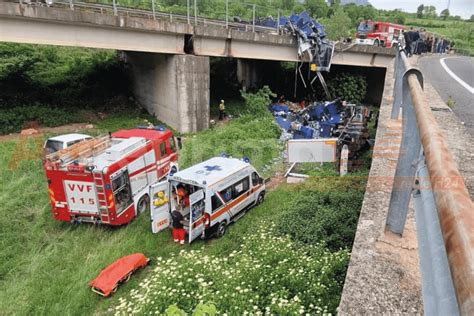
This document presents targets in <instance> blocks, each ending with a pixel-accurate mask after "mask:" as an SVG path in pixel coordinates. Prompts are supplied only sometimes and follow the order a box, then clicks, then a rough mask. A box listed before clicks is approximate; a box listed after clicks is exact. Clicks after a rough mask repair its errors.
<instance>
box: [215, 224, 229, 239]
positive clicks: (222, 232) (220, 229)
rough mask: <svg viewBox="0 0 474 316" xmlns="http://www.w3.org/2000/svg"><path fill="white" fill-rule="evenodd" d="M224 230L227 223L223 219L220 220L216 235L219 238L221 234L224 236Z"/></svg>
mask: <svg viewBox="0 0 474 316" xmlns="http://www.w3.org/2000/svg"><path fill="white" fill-rule="evenodd" d="M226 230H227V223H226V222H225V221H224V222H220V224H219V226H218V227H217V231H216V237H217V238H221V237H222V236H224V234H225V232H226Z"/></svg>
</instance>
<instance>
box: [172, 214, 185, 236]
mask: <svg viewBox="0 0 474 316" xmlns="http://www.w3.org/2000/svg"><path fill="white" fill-rule="evenodd" d="M180 209H181V207H180V206H178V208H177V209H175V210H174V211H173V212H171V221H172V223H171V225H172V227H173V228H172V229H173V230H172V234H173V241H174V242H179V243H180V244H181V245H184V236H185V232H184V225H183V224H184V217H183V214H181V212H180Z"/></svg>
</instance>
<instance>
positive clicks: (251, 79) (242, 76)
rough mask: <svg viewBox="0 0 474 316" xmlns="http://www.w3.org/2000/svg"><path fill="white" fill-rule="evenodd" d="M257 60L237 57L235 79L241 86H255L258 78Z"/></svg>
mask: <svg viewBox="0 0 474 316" xmlns="http://www.w3.org/2000/svg"><path fill="white" fill-rule="evenodd" d="M258 62H259V61H258V60H254V59H237V80H238V81H239V84H240V86H241V87H242V88H246V89H249V88H252V87H257V83H258V81H259V79H260V77H259V64H258ZM260 62H262V61H260Z"/></svg>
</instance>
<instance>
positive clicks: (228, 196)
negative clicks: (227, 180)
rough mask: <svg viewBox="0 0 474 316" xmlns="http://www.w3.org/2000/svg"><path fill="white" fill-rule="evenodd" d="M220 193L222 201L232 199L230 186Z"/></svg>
mask: <svg viewBox="0 0 474 316" xmlns="http://www.w3.org/2000/svg"><path fill="white" fill-rule="evenodd" d="M220 194H221V196H222V199H224V202H226V203H227V202H229V201H230V200H232V186H230V187H228V188H227V189H224V190H222V191H221V192H220Z"/></svg>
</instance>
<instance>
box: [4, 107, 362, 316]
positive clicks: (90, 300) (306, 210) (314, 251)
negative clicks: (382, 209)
mask: <svg viewBox="0 0 474 316" xmlns="http://www.w3.org/2000/svg"><path fill="white" fill-rule="evenodd" d="M268 119H269V118H268V116H267V117H265V116H263V117H261V118H259V119H258V120H261V121H260V122H259V121H255V120H252V119H249V117H243V118H239V119H236V120H233V121H231V122H230V123H228V124H227V125H225V126H218V127H216V128H215V129H214V130H210V131H206V132H202V133H198V134H196V135H190V136H189V137H187V138H186V140H185V142H184V148H183V151H182V156H181V157H182V158H181V159H182V162H183V165H187V164H190V163H193V162H195V159H201V157H202V158H205V157H204V156H209V155H213V154H215V153H219V152H222V151H227V152H228V153H230V154H233V155H235V156H240V155H241V153H244V154H248V155H249V156H250V158H251V159H252V160H253V161H254V162H255V164H256V165H257V166H258V167H260V168H261V167H262V166H264V165H270V164H271V163H272V159H273V158H276V157H277V156H278V154H279V146H278V144H277V133H274V132H272V127H271V126H269V125H268V123H267V122H266V120H268ZM140 121H141V118H140V119H135V118H133V119H125V118H123V117H122V118H119V117H109V118H108V119H106V120H105V121H104V122H102V123H100V124H99V127H106V129H109V128H112V127H113V128H115V127H118V126H120V127H133V126H134V125H136V124H137V123H138V122H140ZM269 130H270V131H269ZM272 133H273V134H272ZM243 139H245V140H246V141H245V144H246V145H245V144H243V143H241V142H240V141H241V140H243ZM225 140H229V141H227V142H226V141H225ZM16 144H17V143H16V142H14V141H10V142H5V143H1V144H0V176H1V180H0V192H1V195H0V214H1V216H0V228H1V229H0V231H1V236H0V237H1V238H0V240H1V245H0V246H1V250H0V262H1V263H2V264H1V268H0V310H2V311H3V312H5V313H7V314H10V313H18V314H39V313H48V314H65V313H66V314H90V313H93V312H95V311H106V310H107V309H108V308H110V307H113V306H116V305H119V304H121V303H122V302H123V301H119V297H120V296H124V297H126V298H127V299H128V300H131V301H132V302H133V300H134V299H133V298H130V297H129V296H128V294H127V293H128V292H129V291H130V290H132V289H141V287H139V283H140V282H143V281H144V280H145V278H150V277H153V276H154V275H155V273H156V272H153V269H155V268H156V267H157V263H156V260H154V263H153V264H152V266H151V267H149V268H146V269H145V270H144V271H141V272H139V273H138V274H137V275H136V276H135V277H134V278H132V280H131V281H130V282H129V283H128V284H126V285H124V286H123V287H121V288H120V289H119V291H118V293H117V294H116V295H115V296H114V297H113V298H111V299H102V298H100V297H98V296H97V295H95V294H93V293H92V292H91V291H90V290H89V288H88V286H87V283H88V281H89V280H91V279H93V278H94V277H95V275H96V274H97V273H98V272H99V271H100V270H101V269H102V268H103V267H105V266H106V265H107V264H109V263H110V262H112V261H113V260H115V259H116V258H119V257H121V256H123V255H126V254H129V253H133V252H143V253H145V254H146V255H147V256H149V257H151V258H152V259H156V258H157V257H161V258H163V260H165V259H169V258H174V259H173V260H175V261H176V264H177V265H178V266H179V267H180V268H183V269H184V268H185V267H188V266H187V265H189V264H190V260H191V259H189V254H190V251H191V250H199V252H198V253H196V254H195V259H196V260H197V261H199V260H204V258H206V257H207V256H209V258H211V259H212V260H220V259H223V258H229V263H226V265H227V267H228V268H232V269H234V271H238V272H237V273H239V275H240V276H241V277H240V278H237V277H236V276H235V275H232V276H227V278H228V280H232V279H235V280H237V281H239V282H240V281H243V280H244V279H243V276H245V275H246V274H245V273H244V272H245V270H239V264H240V266H241V267H242V268H245V267H246V266H245V264H244V262H242V261H232V260H230V258H231V257H232V256H230V253H231V252H232V251H241V252H245V254H242V253H240V254H239V258H241V259H242V258H248V256H249V255H251V254H254V253H253V252H249V249H253V248H252V247H254V246H255V247H257V246H258V247H261V246H262V243H260V242H259V241H255V239H253V240H250V241H246V238H247V237H249V236H254V235H253V234H254V231H255V229H257V228H258V229H260V230H262V229H263V231H261V233H262V234H268V238H269V239H268V241H267V242H266V243H263V245H267V246H268V247H270V246H271V244H274V243H284V244H285V245H287V246H288V249H286V250H284V251H283V252H281V251H282V250H281V249H279V251H278V252H277V253H278V256H275V257H272V255H271V254H270V253H269V254H267V255H261V256H257V257H255V258H254V259H256V260H260V261H259V262H260V265H261V266H262V269H257V270H256V271H253V273H252V274H249V275H251V276H257V275H260V274H261V273H265V272H269V270H268V268H265V267H267V266H269V265H271V266H274V265H275V264H277V263H278V262H279V261H281V260H283V257H285V256H288V257H290V258H293V260H294V262H292V263H291V266H298V265H301V267H302V269H303V270H302V273H304V275H298V276H297V275H295V278H286V277H284V276H285V273H286V272H288V271H289V270H286V271H285V269H290V267H289V266H288V264H286V265H284V264H282V270H281V271H279V272H278V273H277V274H271V275H269V278H270V277H271V278H274V280H273V281H274V282H277V283H276V285H274V286H269V287H268V288H266V289H263V288H262V289H261V290H258V289H256V288H252V292H251V293H252V295H260V297H262V299H261V300H259V301H258V302H255V304H254V305H256V306H258V309H260V310H261V309H263V308H264V307H265V306H273V307H272V310H275V311H276V310H279V311H281V312H284V311H287V312H291V313H292V312H295V311H297V310H299V308H300V305H304V306H305V310H311V311H313V312H314V311H317V310H319V309H321V310H324V308H325V307H324V306H326V309H327V310H328V311H332V312H334V309H335V307H336V306H337V302H338V297H339V295H340V290H341V288H342V283H341V282H342V280H343V277H344V274H345V268H346V265H347V263H348V256H347V253H346V250H344V249H350V246H351V243H352V238H353V234H354V232H355V225H356V222H357V217H358V212H359V208H360V205H361V201H362V196H363V192H364V183H365V177H364V176H363V175H362V176H355V177H350V178H346V179H344V180H341V179H339V178H337V177H333V176H334V173H332V174H331V172H330V171H325V172H324V174H325V175H326V176H327V177H326V178H319V179H315V180H314V181H310V182H309V183H307V184H304V185H300V186H287V185H282V186H280V187H279V188H277V189H276V190H275V191H273V192H270V193H268V195H267V199H266V201H265V203H263V204H262V205H261V206H259V207H258V208H255V209H254V210H253V211H252V212H250V213H249V214H248V215H247V216H245V217H244V218H243V219H242V220H241V221H239V222H238V223H237V224H235V225H232V226H231V227H230V229H229V231H228V234H227V235H226V236H225V237H224V238H223V239H220V240H210V241H198V242H195V243H193V244H192V245H189V246H184V247H179V246H177V245H176V244H174V243H172V242H171V238H170V233H169V232H168V231H166V232H162V233H160V234H157V235H153V234H151V232H150V227H149V225H150V222H149V218H148V216H146V215H144V216H140V217H139V218H138V219H136V220H135V221H133V222H132V223H130V224H129V225H127V226H124V227H120V228H115V229H111V228H107V227H94V226H90V225H71V224H69V223H59V222H55V221H53V220H52V218H51V211H50V205H49V199H48V193H47V187H46V183H45V178H44V175H43V171H42V169H41V165H40V161H39V159H33V160H24V161H20V163H19V165H18V167H17V168H14V169H10V168H9V162H10V161H11V159H12V156H14V152H15V150H16V149H15V148H16ZM229 144H232V146H230V147H229ZM262 144H263V145H264V146H266V147H265V149H264V150H263V152H264V153H262V148H261V146H262ZM30 145H32V146H33V144H32V143H31V144H30ZM213 146H217V147H216V148H215V147H213ZM241 146H244V149H243V150H242V147H241ZM245 146H248V147H245ZM195 148H199V151H198V152H199V153H201V156H199V154H193V153H195ZM211 149H212V150H214V151H213V152H211V151H210V150H211ZM201 150H202V152H201ZM341 181H342V182H341ZM301 201H303V202H301ZM344 205H345V206H344ZM299 210H301V211H302V213H301V214H300V213H299V212H298V211H299ZM303 214H304V215H303ZM302 215H303V216H302ZM292 219H296V225H295V226H292V224H291V223H292ZM270 223H274V225H275V227H274V228H273V229H272V230H271V231H269V230H267V228H268V227H269V225H270ZM336 223H337V225H338V227H339V228H338V229H334V227H336V226H334V225H335V224H336ZM287 234H290V236H289V237H285V236H286V235H287ZM275 238H276V239H275ZM281 238H283V239H281ZM318 244H319V246H318ZM259 245H260V246H259ZM339 248H343V250H339ZM183 249H184V250H185V252H184V253H182V254H181V255H179V252H180V251H181V250H183ZM258 249H261V248H258ZM186 256H188V257H186ZM277 259H278V260H277ZM193 260H194V259H193ZM239 260H240V259H239ZM275 260H277V261H275ZM313 260H314V262H315V263H314V264H306V263H307V262H313ZM318 260H323V261H324V262H325V264H322V263H320V264H316V262H317V261H318ZM262 263H265V264H262ZM162 265H163V262H161V263H160V266H162ZM162 267H163V266H162ZM198 269H201V267H200V268H198ZM265 269H267V270H265ZM206 271H207V270H206V269H204V268H202V272H201V273H204V274H205V275H204V277H205V278H206V280H207V282H212V281H210V280H212V276H213V275H214V274H211V273H210V272H211V271H207V272H208V274H206ZM324 271H325V272H324ZM324 273H326V275H327V277H322V276H323V275H324ZM309 275H312V276H313V277H314V280H313V279H311V280H312V282H313V281H314V286H312V285H311V286H309V285H307V284H306V283H305V282H307V280H306V279H307V278H308V277H309ZM156 276H157V277H158V278H160V274H158V275H156ZM193 280H194V278H193ZM245 280H246V281H247V282H250V283H251V282H254V283H252V284H251V286H255V287H258V285H257V284H260V281H259V279H255V280H253V279H252V280H253V281H252V280H251V279H245ZM305 280H306V281H305ZM318 280H319V281H318ZM168 281H169V282H173V283H174V284H176V283H177V281H176V280H173V279H172V278H171V279H168ZM267 281H268V282H271V280H270V279H268V280H266V281H265V282H267ZM193 282H194V281H193ZM196 282H197V281H196ZM215 282H216V286H222V287H221V288H219V287H216V286H214V287H213V286H210V287H209V290H210V291H211V292H209V293H212V291H214V292H215V291H218V290H219V289H220V290H221V291H229V295H231V293H230V292H232V289H230V288H228V287H224V285H222V283H221V284H220V285H217V280H215ZM318 282H319V284H318ZM232 284H233V283H232ZM196 286H197V287H196ZM191 288H196V289H199V288H201V287H200V286H199V285H197V284H194V283H193V285H191V284H189V289H191ZM306 290H308V291H309V294H311V297H313V298H320V299H321V302H318V303H317V304H314V307H313V308H312V309H311V307H309V304H310V303H309V298H308V296H307V295H306V296H305V295H304V294H303V293H304V291H306ZM196 291H197V290H196ZM268 291H271V292H272V293H273V292H275V293H277V294H278V299H279V301H278V302H277V301H275V302H276V303H275V304H273V303H272V302H271V301H269V300H271V299H269V298H268V299H267V298H265V299H263V297H264V295H265V294H268V293H269V292H268ZM296 293H301V295H299V296H300V298H301V299H302V300H303V302H297V304H296V303H295V302H293V301H292V303H281V301H280V300H285V299H289V298H293V296H294V295H296ZM277 294H275V295H277ZM196 295H197V292H196ZM199 295H202V298H203V299H205V300H206V301H207V302H209V301H211V299H210V297H209V296H206V294H204V293H200V294H199ZM197 297H198V296H196V297H194V298H193V299H191V300H186V299H178V298H177V297H174V298H172V299H166V298H163V297H159V296H157V298H156V302H160V304H159V305H156V304H152V303H151V300H150V302H149V304H147V305H146V306H143V308H144V310H154V309H155V308H158V309H159V310H161V311H163V310H164V308H166V306H164V305H163V304H172V303H174V302H176V301H179V302H180V303H179V306H180V307H182V308H185V309H187V310H191V309H192V308H193V307H194V306H195V305H196V304H197V303H198V301H199V300H197V299H196V298H197ZM248 297H249V296H248V294H247V293H246V294H245V295H241V296H238V297H237V298H235V299H236V300H239V302H241V303H239V304H238V306H239V310H238V311H239V312H243V311H244V310H245V309H249V308H253V305H249V304H251V303H249V302H248V301H247V299H248ZM279 302H280V303H281V304H283V305H282V306H283V307H278V303H279ZM135 303H136V302H135ZM216 303H220V304H217V307H218V309H220V310H222V309H226V306H227V305H226V304H224V302H216ZM272 304H273V305H272ZM285 304H286V305H285ZM295 304H296V305H295ZM134 305H136V306H142V305H139V304H134ZM316 307H317V308H316ZM278 308H280V309H278ZM295 308H297V309H295Z"/></svg>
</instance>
